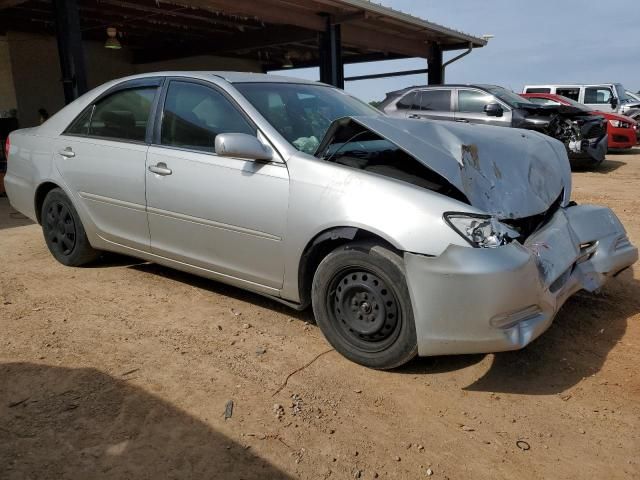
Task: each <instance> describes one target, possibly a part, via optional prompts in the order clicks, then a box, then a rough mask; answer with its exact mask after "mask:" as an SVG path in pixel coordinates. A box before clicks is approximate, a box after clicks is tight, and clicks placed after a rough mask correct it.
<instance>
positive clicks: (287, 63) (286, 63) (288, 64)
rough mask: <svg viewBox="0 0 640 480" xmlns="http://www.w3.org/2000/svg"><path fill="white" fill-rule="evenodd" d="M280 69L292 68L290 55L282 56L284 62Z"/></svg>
mask: <svg viewBox="0 0 640 480" xmlns="http://www.w3.org/2000/svg"><path fill="white" fill-rule="evenodd" d="M282 68H293V62H292V61H291V55H290V54H289V53H286V54H285V56H284V62H282Z"/></svg>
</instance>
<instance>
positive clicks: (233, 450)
mask: <svg viewBox="0 0 640 480" xmlns="http://www.w3.org/2000/svg"><path fill="white" fill-rule="evenodd" d="M0 399H1V400H0V402H1V403H0V437H1V438H2V441H1V442H0V465H2V467H1V469H2V472H3V473H2V475H0V476H2V478H67V479H78V480H80V479H98V478H113V479H120V478H128V479H143V478H144V479H147V478H193V479H200V478H203V479H204V478H207V479H208V478H224V479H232V480H233V479H264V478H269V479H271V478H274V479H286V478H291V477H289V476H288V475H286V474H285V473H283V472H282V471H280V470H278V469H277V468H276V467H274V466H273V465H271V464H269V463H268V462H267V461H265V460H264V459H262V458H260V457H258V456H257V455H255V454H253V453H252V452H251V450H248V449H246V448H244V447H243V446H242V445H240V444H238V443H236V442H234V441H232V440H230V439H229V438H228V437H226V436H225V435H223V434H221V433H219V432H217V431H215V430H213V429H211V428H210V427H209V426H208V425H206V424H205V423H203V422H201V421H199V420H198V419H196V418H194V417H192V416H191V415H189V414H188V413H186V412H184V411H182V410H180V409H178V408H176V407H174V406H172V405H171V404H169V403H167V402H165V401H164V400H162V399H160V398H158V397H156V396H154V395H152V394H150V393H148V392H146V391H144V390H142V389H140V388H138V387H135V386H133V385H131V384H130V383H128V382H127V381H126V380H125V379H118V378H114V377H112V376H110V375H107V374H105V373H103V372H100V371H98V370H94V369H90V368H83V369H72V368H62V367H55V366H49V365H38V364H32V363H7V364H2V365H0ZM215 407H219V408H215V411H212V412H211V415H221V413H222V411H223V410H224V405H222V406H215ZM3 475H6V477H5V476H3Z"/></svg>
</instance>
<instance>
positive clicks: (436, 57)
mask: <svg viewBox="0 0 640 480" xmlns="http://www.w3.org/2000/svg"><path fill="white" fill-rule="evenodd" d="M427 66H428V70H429V75H428V76H429V78H428V83H429V85H442V84H443V83H444V66H443V64H442V48H441V47H440V46H438V45H434V46H433V48H432V49H431V55H430V57H429V58H428V59H427Z"/></svg>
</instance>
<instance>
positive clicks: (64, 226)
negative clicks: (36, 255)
mask: <svg viewBox="0 0 640 480" xmlns="http://www.w3.org/2000/svg"><path fill="white" fill-rule="evenodd" d="M46 225H47V239H48V240H49V245H51V248H52V249H53V250H55V251H56V252H57V253H58V254H60V255H64V256H67V255H70V254H71V252H73V249H74V247H75V246H76V224H75V222H74V221H73V216H72V215H71V212H70V211H69V208H68V207H67V206H66V205H65V204H63V203H62V202H53V203H51V204H50V205H49V209H48V210H47V215H46Z"/></svg>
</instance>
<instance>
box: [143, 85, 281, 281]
mask: <svg viewBox="0 0 640 480" xmlns="http://www.w3.org/2000/svg"><path fill="white" fill-rule="evenodd" d="M161 105H163V110H162V114H161V120H159V121H158V128H157V131H156V132H155V135H154V145H152V146H151V147H150V148H149V153H148V157H147V171H146V178H147V210H148V216H149V230H150V232H151V250H152V252H153V253H155V254H157V255H160V256H163V257H166V258H170V259H173V260H176V261H179V262H183V263H187V264H189V265H195V266H197V267H202V268H205V269H207V270H209V271H211V272H214V273H217V274H219V275H220V276H222V277H224V278H225V280H226V281H232V282H233V280H234V279H235V280H242V281H244V282H250V283H251V284H252V286H253V288H254V289H255V288H256V287H257V288H258V289H260V286H266V287H269V288H279V287H281V286H282V281H283V275H284V270H283V265H284V262H283V250H282V245H283V236H284V231H285V224H286V215H287V207H288V201H289V175H288V171H287V168H286V165H285V164H284V163H283V162H278V161H274V162H267V163H264V162H259V161H254V160H251V159H243V158H230V157H221V156H218V155H216V153H215V148H214V145H215V138H216V135H217V134H220V133H245V134H249V135H256V136H258V138H262V134H261V133H259V132H258V130H257V128H256V126H255V125H254V124H253V123H252V122H251V120H250V119H249V118H247V117H246V115H245V114H244V113H243V112H242V111H241V109H240V107H239V106H238V105H237V104H236V103H235V102H234V101H233V99H232V98H231V97H230V96H229V95H228V94H226V93H225V92H224V91H223V90H221V89H218V88H217V87H214V86H213V85H212V84H209V83H206V82H199V81H195V80H194V81H191V80H185V79H171V80H169V83H168V87H167V88H166V89H165V92H164V94H163V99H161ZM262 140H263V141H264V138H262ZM271 293H273V292H271Z"/></svg>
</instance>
